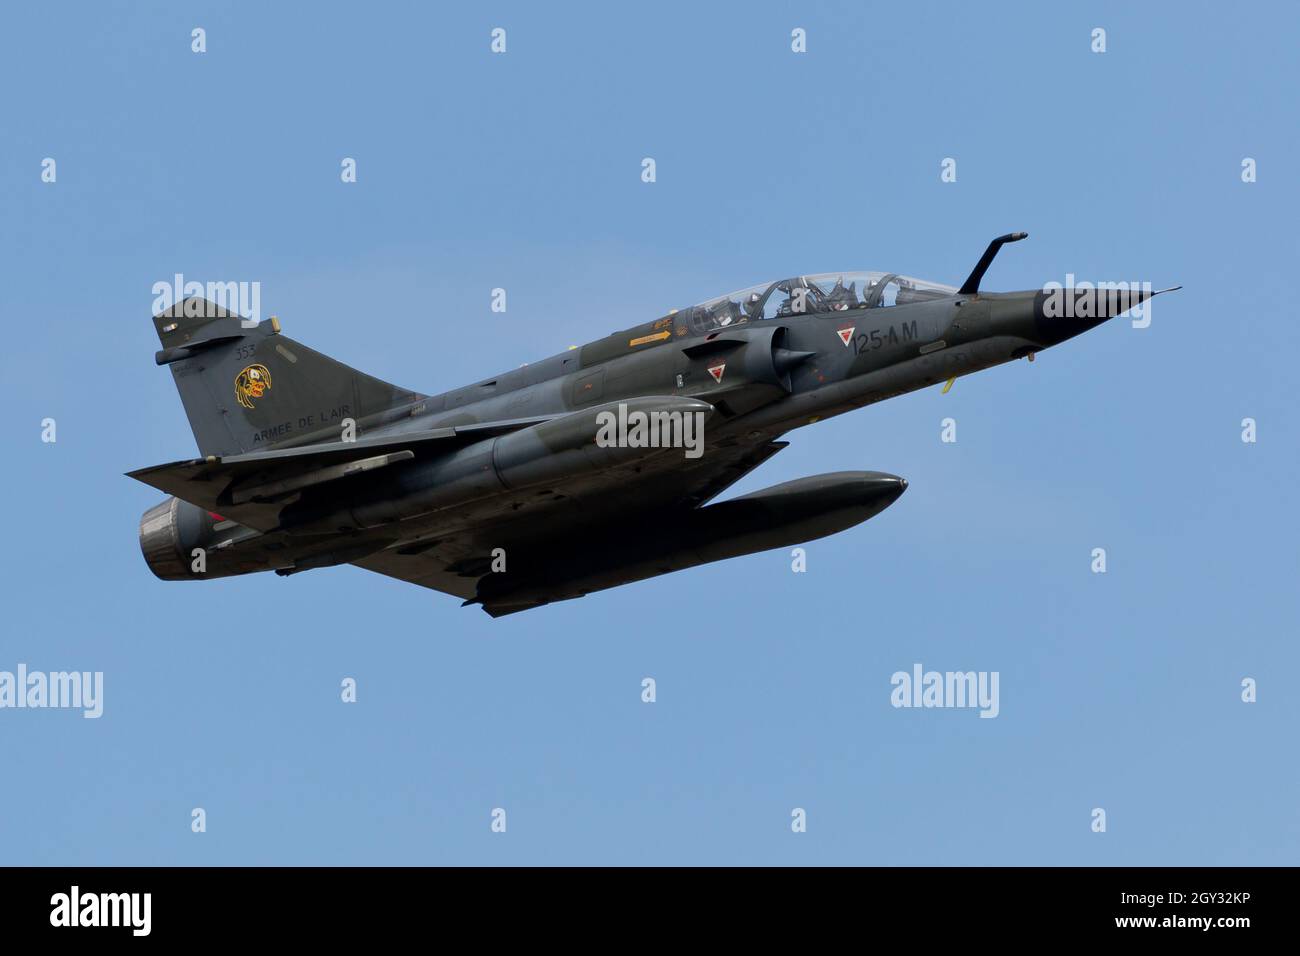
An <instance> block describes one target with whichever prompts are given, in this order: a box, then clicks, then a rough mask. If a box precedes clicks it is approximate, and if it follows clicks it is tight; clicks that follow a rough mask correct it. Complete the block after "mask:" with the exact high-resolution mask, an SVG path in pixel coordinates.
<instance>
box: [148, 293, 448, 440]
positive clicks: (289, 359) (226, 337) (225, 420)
mask: <svg viewBox="0 0 1300 956" xmlns="http://www.w3.org/2000/svg"><path fill="white" fill-rule="evenodd" d="M153 321H154V328H155V329H156V330H157V332H158V340H159V342H161V343H162V350H161V351H159V352H158V353H157V354H156V355H155V356H154V360H155V361H156V362H157V363H158V364H159V365H170V366H171V370H172V378H173V379H174V380H175V382H176V390H177V391H178V392H180V396H181V402H182V403H183V404H184V405H185V414H186V416H187V417H188V418H189V421H190V428H191V429H192V430H193V432H194V439H195V441H197V442H198V445H199V452H200V453H201V454H203V455H205V456H206V455H219V456H220V455H234V454H239V453H240V452H247V451H253V450H260V449H264V448H267V447H270V446H272V445H303V444H310V443H312V442H318V441H338V439H339V436H340V433H341V429H342V426H343V421H344V419H352V420H353V421H354V422H356V423H357V424H358V427H359V428H360V427H361V426H363V425H364V424H366V421H364V420H367V419H368V420H370V421H373V420H374V419H375V417H376V416H380V415H382V414H383V413H384V412H387V411H389V410H391V409H394V408H398V407H400V406H402V405H407V404H411V403H413V402H418V401H419V400H420V399H422V398H424V397H425V396H423V395H421V394H420V393H418V392H411V391H408V390H406V389H401V388H397V387H396V386H394V385H390V384H388V383H387V382H383V381H380V380H379V379H377V378H372V377H371V376H369V375H366V374H365V373H364V372H358V371H357V370H356V369H354V368H349V367H348V366H346V365H344V364H343V363H342V362H336V361H335V360H334V359H332V358H330V357H329V356H327V355H322V354H321V353H320V352H316V351H314V350H312V349H309V348H308V347H307V346H305V345H303V344H301V343H300V342H295V341H294V340H293V339H291V338H289V337H287V336H284V335H280V334H279V332H280V326H279V323H278V322H277V321H276V320H275V319H270V320H268V321H265V322H261V323H257V324H253V323H248V322H245V321H244V320H242V319H241V318H240V317H239V316H238V315H236V314H235V313H233V312H228V311H226V310H225V309H223V308H222V307H221V306H219V305H217V304H216V303H214V302H210V301H208V300H207V299H198V298H189V299H186V300H185V301H183V302H180V303H178V304H177V305H175V306H173V307H172V308H170V309H168V310H167V311H165V312H161V313H159V314H158V315H155V316H154V319H153ZM245 326H248V327H245Z"/></svg>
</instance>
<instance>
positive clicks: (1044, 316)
mask: <svg viewBox="0 0 1300 956" xmlns="http://www.w3.org/2000/svg"><path fill="white" fill-rule="evenodd" d="M1116 285H1117V286H1118V287H1110V286H1106V285H1105V284H1103V285H1102V287H1096V286H1093V285H1084V286H1079V287H1074V288H1051V289H1043V290H1042V291H1040V292H1038V293H1037V294H1035V295H1034V305H1033V312H1034V326H1035V328H1036V329H1037V331H1038V337H1039V339H1040V340H1041V341H1042V342H1044V343H1045V344H1047V345H1055V344H1057V343H1058V342H1064V341H1065V340H1066V339H1072V338H1074V337H1075V336H1076V335H1079V334H1081V333H1083V332H1087V331H1088V330H1089V329H1095V328H1096V327H1097V326H1099V325H1101V324H1102V323H1103V322H1106V321H1108V320H1110V319H1113V318H1115V317H1116V316H1117V315H1123V314H1124V313H1125V312H1128V311H1130V310H1131V309H1135V308H1137V307H1138V306H1140V305H1142V304H1143V303H1144V302H1147V301H1148V300H1150V299H1152V298H1154V297H1155V296H1157V295H1159V294H1160V293H1161V292H1166V291H1172V290H1167V289H1159V290H1155V291H1153V290H1152V289H1151V287H1150V286H1149V285H1142V286H1137V285H1131V284H1123V283H1117V284H1116Z"/></svg>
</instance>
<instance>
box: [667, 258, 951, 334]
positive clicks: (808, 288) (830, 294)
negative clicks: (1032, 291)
mask: <svg viewBox="0 0 1300 956" xmlns="http://www.w3.org/2000/svg"><path fill="white" fill-rule="evenodd" d="M956 294H957V289H956V287H955V286H950V285H940V284H939V283H937V282H926V281H925V280H923V279H913V278H911V277H910V276H901V275H896V274H894V273H891V272H824V273H822V274H821V275H811V276H796V277H795V278H793V279H781V280H780V281H779V282H767V283H764V284H763V285H756V286H753V287H751V288H748V289H741V290H740V291H739V292H733V293H731V294H730V295H724V296H720V297H719V298H716V299H710V300H709V301H708V302H704V303H701V304H700V305H697V306H693V307H691V308H690V309H683V310H682V311H683V312H685V313H686V314H687V319H688V321H689V322H690V324H691V328H692V330H693V331H695V332H711V331H713V330H715V329H720V328H725V327H727V326H731V325H738V324H740V323H743V322H750V321H759V320H761V319H777V318H785V317H787V316H796V315H814V314H817V313H831V312H847V311H849V310H851V309H876V308H882V307H887V306H893V305H910V304H912V303H914V302H929V301H930V300H932V299H943V298H948V297H950V296H954V295H956Z"/></svg>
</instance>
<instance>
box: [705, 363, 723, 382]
mask: <svg viewBox="0 0 1300 956" xmlns="http://www.w3.org/2000/svg"><path fill="white" fill-rule="evenodd" d="M726 370H727V363H726V362H722V363H721V364H718V365H710V366H709V374H710V375H712V376H713V380H714V381H715V382H717V383H718V384H719V385H721V384H722V373H723V372H725V371H726Z"/></svg>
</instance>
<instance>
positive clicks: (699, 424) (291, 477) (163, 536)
mask: <svg viewBox="0 0 1300 956" xmlns="http://www.w3.org/2000/svg"><path fill="white" fill-rule="evenodd" d="M1023 238H1025V233H1012V234H1008V235H1005V236H1001V237H999V238H998V239H995V240H994V241H993V242H992V243H990V244H989V246H988V249H987V250H986V251H985V253H984V255H983V257H982V258H981V259H980V260H979V262H978V264H977V265H976V266H975V268H974V270H973V271H972V272H971V274H970V276H969V277H968V278H967V279H966V281H965V282H963V283H962V284H961V286H959V287H954V286H950V285H942V284H939V283H935V282H926V281H923V280H920V279H915V278H911V277H908V276H904V275H898V274H895V273H881V272H861V273H825V274H820V275H805V276H797V277H794V278H789V279H782V280H778V281H775V282H769V283H764V284H762V285H757V286H754V287H752V288H749V289H744V290H742V291H740V292H736V293H732V294H731V295H726V296H721V297H720V298H717V299H712V300H710V301H708V302H704V303H702V304H700V305H697V306H694V307H691V308H685V309H680V310H673V311H672V312H670V313H669V314H667V315H665V316H663V317H661V318H658V319H655V320H654V321H651V322H647V323H645V324H644V325H639V326H636V327H635V328H631V329H627V330H626V331H622V332H616V333H614V334H613V335H610V336H607V337H606V338H603V339H598V340H596V341H594V342H590V343H588V344H587V345H584V346H582V347H581V348H574V349H570V350H568V351H566V352H561V353H560V354H558V355H554V356H552V357H550V358H548V359H545V360H543V361H540V362H536V363H533V364H530V365H527V366H524V367H522V368H518V369H515V370H513V371H509V372H503V373H502V374H500V375H497V376H495V377H493V378H490V379H486V380H484V381H481V382H475V383H474V384H472V385H467V386H465V387H463V388H459V389H456V390H454V391H450V392H445V393H443V394H441V395H425V394H422V393H419V392H413V391H409V390H407V389H403V388H398V387H396V386H394V385H390V384H388V383H387V382H383V381H380V380H379V379H376V378H373V377H371V376H369V375H366V374H365V373H363V372H359V371H357V370H356V369H353V368H349V367H348V366H346V365H343V364H342V363H340V362H337V361H335V360H334V359H331V358H329V357H327V356H325V355H322V354H321V353H319V352H315V351H313V350H312V349H310V348H308V347H307V346H305V345H302V344H301V343H299V342H297V341H295V340H293V339H291V338H288V337H287V336H285V335H283V334H281V332H280V324H279V322H278V321H277V319H275V318H274V317H273V318H270V319H269V320H267V321H262V322H260V323H255V322H249V321H245V320H243V319H241V318H240V316H239V315H238V314H236V313H233V312H230V311H227V310H226V309H224V308H222V307H221V306H219V305H218V304H216V303H214V302H211V301H210V300H208V299H204V298H201V297H191V298H187V299H185V300H184V301H182V302H179V303H177V304H176V305H174V306H173V307H172V308H170V309H168V310H166V311H164V312H162V313H160V314H158V315H155V316H154V326H155V328H156V330H157V333H158V337H159V340H160V342H161V344H162V348H161V350H160V351H158V352H157V354H156V355H155V356H154V360H155V362H156V363H157V364H158V365H165V366H167V367H169V368H170V369H171V372H172V377H173V379H174V380H175V383H176V388H177V390H178V391H179V392H180V396H181V401H182V402H183V403H184V406H185V412H186V415H187V416H188V418H189V422H190V427H191V428H192V430H193V432H194V438H195V440H196V441H197V443H198V448H199V452H200V455H201V457H199V458H193V459H188V460H184V461H176V462H172V463H170V464H164V465H156V466H154V467H152V468H144V469H141V470H139V471H133V472H131V473H130V476H131V477H133V478H136V479H138V480H140V481H142V482H144V483H146V484H149V485H152V486H153V487H154V488H157V489H159V490H160V491H163V492H165V493H166V494H168V495H170V496H171V497H169V498H167V499H166V500H165V501H163V502H162V503H160V504H158V505H156V506H155V507H153V508H150V509H149V510H148V511H146V512H145V513H144V515H143V517H142V518H141V521H140V547H141V550H142V551H143V553H144V559H145V562H146V563H147V564H148V566H149V568H150V569H151V570H152V571H153V573H154V574H155V575H157V576H158V577H159V578H162V579H164V580H168V581H188V580H203V579H207V578H218V577H226V576H229V575H236V574H248V573H251V572H255V571H274V572H275V573H276V574H279V575H286V576H287V575H293V574H297V573H298V572H300V571H307V570H311V569H313V568H324V567H329V566H333V565H340V564H351V565H354V566H356V567H359V568H364V569H366V570H368V571H376V572H378V573H380V574H384V575H388V576H389V577H392V578H397V579H399V580H402V581H409V582H411V583H413V584H418V585H421V586H423V587H427V588H432V589H433V590H436V591H442V592H445V593H447V594H450V595H455V596H456V597H458V598H461V599H462V601H463V602H464V604H466V605H470V604H478V605H480V606H482V608H483V609H484V610H485V611H486V612H487V613H488V614H490V615H492V616H493V617H498V616H501V615H506V614H512V613H514V612H517V611H523V610H527V609H529V608H535V607H539V606H541V605H545V604H549V603H552V602H556V601H564V600H568V599H571V598H577V597H582V596H584V595H587V594H590V593H592V592H594V591H601V590H604V589H606V588H612V587H617V586H619V585H622V584H627V583H630V582H633V581H639V580H642V579H645V578H650V577H654V576H656V575H660V574H667V573H669V572H671V571H680V570H682V569H685V568H690V567H694V566H697V565H701V564H705V563H708V562H712V561H720V560H723V559H725V558H732V557H737V556H740V555H745V554H751V553H754V552H758V551H764V550H768V549H772V548H785V547H789V546H792V545H796V544H800V543H803V542H807V541H810V540H813V539H816V538H820V537H823V536H826V535H830V534H834V533H836V532H839V531H843V530H845V529H847V528H850V527H852V526H854V525H857V524H859V523H861V522H863V521H866V520H867V519H868V518H871V517H873V516H875V515H877V514H879V513H880V512H881V511H883V510H884V509H885V508H887V507H889V506H890V505H891V504H893V503H894V502H895V501H896V500H897V499H898V498H899V496H900V495H902V493H903V492H904V490H906V488H907V481H906V480H905V479H903V478H901V477H898V476H896V475H892V474H887V473H885V472H879V471H848V472H836V473H833V474H824V475H817V476H814V477H809V478H801V479H799V480H796V481H789V482H786V483H784V484H779V485H776V486H774V487H771V488H767V489H764V490H762V491H756V492H753V493H751V494H747V495H743V496H741V497H737V498H733V499H731V500H726V501H722V502H718V503H710V502H712V501H713V500H714V499H715V498H716V497H717V496H718V495H719V494H721V493H722V492H723V491H725V490H726V489H727V488H728V487H730V486H731V485H732V484H733V483H735V482H736V481H737V480H738V479H740V478H741V477H742V476H744V475H746V474H748V473H749V472H750V471H752V470H753V469H755V468H757V467H758V466H759V465H761V464H762V463H763V462H765V461H767V459H769V458H771V457H772V456H773V455H775V454H776V453H777V452H779V451H781V449H783V448H785V447H787V444H788V443H787V442H785V441H782V440H780V439H781V438H782V436H784V435H785V434H787V433H788V432H790V431H792V430H794V429H796V428H799V427H801V426H804V425H810V424H812V423H814V422H818V421H823V420H825V419H827V418H830V417H831V416H833V415H839V414H841V413H842V412H847V411H849V410H850V409H855V408H860V407H862V406H864V405H870V404H872V403H874V402H879V401H883V400H884V399H887V398H892V397H894V396H896V395H901V394H903V393H905V392H911V391H915V390H917V389H920V388H925V387H927V386H932V385H936V384H938V383H940V382H945V381H946V382H948V383H951V381H952V380H953V379H955V378H956V377H958V376H962V375H967V374H969V373H971V372H975V371H978V370H980V369H984V368H988V367H990V366H994V365H999V364H1001V363H1003V362H1009V361H1012V360H1015V359H1020V358H1029V359H1030V360H1032V359H1033V356H1034V353H1036V352H1038V351H1041V350H1042V349H1045V348H1049V347H1051V346H1053V345H1058V344H1060V343H1062V342H1064V341H1066V340H1067V339H1070V338H1073V337H1074V336H1076V335H1079V334H1080V333H1082V332H1084V331H1087V330H1088V329H1091V328H1093V327H1095V326H1097V325H1100V324H1101V323H1103V322H1105V321H1106V320H1107V319H1109V318H1112V317H1114V316H1116V315H1119V314H1121V313H1123V312H1126V311H1128V310H1130V309H1132V308H1134V307H1136V306H1138V305H1139V304H1140V303H1142V302H1143V301H1145V300H1146V299H1149V298H1150V297H1151V296H1153V295H1156V294H1158V293H1156V292H1152V291H1151V290H1150V287H1149V286H1144V287H1143V288H1141V289H1121V290H1118V291H1116V290H1111V291H1110V292H1109V293H1107V294H1103V295H1100V296H1098V295H1095V294H1094V295H1092V296H1086V295H1081V294H1080V293H1082V292H1084V290H1083V288H1082V286H1081V287H1080V289H1079V290H1074V289H1063V290H1062V289H1057V288H1047V287H1045V288H1043V289H1036V290H1030V291H1023V292H1004V293H990V292H981V291H980V282H981V280H982V279H983V277H984V273H985V272H986V271H987V269H988V268H989V266H990V264H991V263H992V262H993V259H994V256H996V255H997V253H998V250H999V249H1000V248H1001V246H1002V245H1003V244H1005V243H1008V242H1015V241H1018V240H1020V239H1023ZM1088 291H1093V290H1088ZM1160 291H1170V290H1160Z"/></svg>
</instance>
